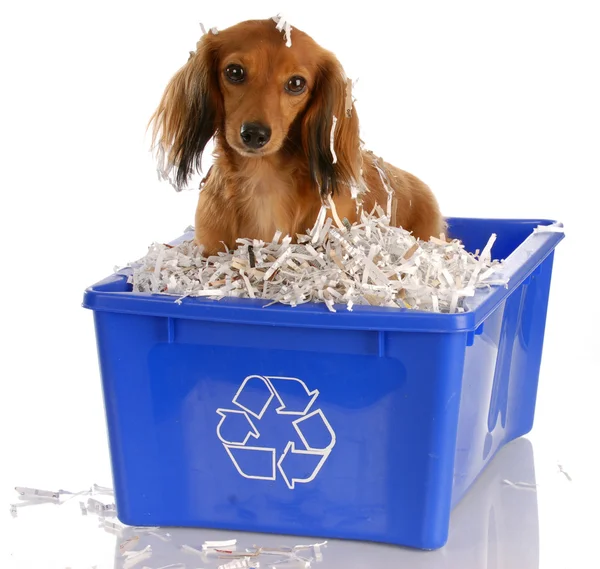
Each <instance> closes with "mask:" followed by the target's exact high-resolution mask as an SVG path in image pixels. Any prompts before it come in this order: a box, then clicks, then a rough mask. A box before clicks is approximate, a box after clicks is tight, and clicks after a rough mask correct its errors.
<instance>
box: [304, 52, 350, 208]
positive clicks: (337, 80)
mask: <svg viewBox="0 0 600 569" xmlns="http://www.w3.org/2000/svg"><path fill="white" fill-rule="evenodd" d="M334 116H335V119H336V124H335V129H334V131H333V135H332V127H333V121H334ZM332 136H333V149H334V152H335V156H334V154H333V153H332V152H331V142H332ZM302 145H303V148H304V152H305V153H306V155H307V157H308V162H309V166H310V175H311V178H312V179H313V181H314V183H315V184H316V185H317V187H318V188H319V190H320V192H321V195H322V196H323V197H326V196H327V195H329V194H330V193H332V194H333V193H335V192H336V190H337V189H338V187H339V185H340V184H345V185H353V184H357V183H358V181H359V179H360V168H361V164H362V160H361V151H360V138H359V124H358V116H357V114H356V110H355V109H354V108H353V105H352V95H351V82H350V80H349V79H348V78H347V77H346V76H345V73H344V70H343V69H342V66H341V65H340V63H339V62H338V60H337V59H336V58H335V56H333V54H331V53H326V55H325V56H324V58H323V61H322V63H321V65H320V66H319V71H318V74H317V77H316V80H315V85H314V88H313V93H312V95H311V100H310V101H309V104H308V108H307V109H306V111H305V113H304V117H303V120H302Z"/></svg>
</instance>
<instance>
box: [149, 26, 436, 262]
mask: <svg viewBox="0 0 600 569" xmlns="http://www.w3.org/2000/svg"><path fill="white" fill-rule="evenodd" d="M289 33H290V30H289V28H288V30H287V31H286V35H287V34H289ZM287 43H288V45H286V38H285V37H284V34H283V31H282V30H281V27H278V26H277V21H274V19H269V20H251V21H246V22H242V23H240V24H237V25H234V26H232V27H230V28H227V29H224V30H219V31H216V30H214V29H213V30H212V31H210V32H208V33H206V34H204V35H203V36H202V37H201V38H200V40H199V41H198V43H197V45H196V51H195V52H190V57H189V59H188V61H187V63H186V64H185V65H183V67H182V68H181V69H179V71H177V73H176V74H175V75H174V76H173V77H172V79H171V80H170V82H169V83H168V85H167V86H166V89H165V91H164V93H163V96H162V99H161V101H160V103H159V105H158V107H157V109H156V111H155V112H154V114H153V115H152V117H151V119H150V123H149V124H152V125H153V144H155V147H158V148H160V149H161V151H162V152H163V155H164V156H165V157H166V159H167V160H168V163H169V165H170V167H171V168H172V169H173V171H174V172H175V176H176V181H177V184H179V185H185V184H186V183H187V182H188V180H189V179H190V177H191V176H192V175H193V173H194V172H197V171H199V169H200V163H201V158H202V153H203V150H204V148H205V146H206V144H207V143H208V142H209V141H210V140H211V139H213V137H214V161H213V165H212V166H211V168H210V170H209V171H208V174H207V176H206V177H205V179H204V180H203V183H202V184H201V191H200V196H199V200H198V206H197V210H196V216H195V242H196V243H197V245H199V246H203V248H204V254H205V255H214V254H216V253H217V252H218V251H219V250H223V245H226V246H227V247H228V248H230V249H231V248H235V247H236V240H237V239H238V238H250V239H259V240H263V241H266V242H268V241H271V240H272V238H273V236H274V234H275V233H276V231H281V232H282V233H283V234H284V235H289V236H291V237H295V236H296V235H297V234H305V233H306V231H307V230H308V229H310V228H312V227H313V225H314V223H315V221H316V218H317V216H318V214H319V211H320V209H321V206H322V205H323V203H325V204H328V203H329V204H331V201H330V200H333V207H331V205H330V206H328V212H327V213H328V215H329V216H331V215H334V214H337V216H338V219H343V218H346V219H347V220H348V221H349V222H350V223H354V222H356V221H357V219H360V218H359V211H360V208H363V209H364V210H365V211H368V212H371V211H372V210H373V208H374V207H375V205H376V204H377V205H379V206H380V207H381V208H382V209H383V210H384V211H388V209H387V208H388V206H389V207H390V210H389V211H390V217H391V222H392V224H393V225H397V226H401V227H403V228H404V229H405V230H407V231H411V232H412V233H413V235H414V236H415V237H417V238H419V239H422V240H425V241H427V240H429V238H430V237H432V236H435V237H438V238H439V237H440V234H443V233H445V232H446V230H447V225H446V222H445V220H444V218H443V216H442V215H441V213H440V208H439V205H438V202H437V200H436V198H435V196H434V195H433V193H432V191H431V190H430V188H429V187H428V186H427V185H425V184H424V183H423V182H422V181H421V180H419V179H418V178H416V177H415V176H413V175H412V174H410V173H408V172H405V171H403V170H400V169H398V168H396V167H394V166H392V165H391V164H388V163H387V162H385V161H383V160H381V159H379V158H377V157H376V156H375V155H374V154H373V153H372V152H370V151H367V150H366V149H365V148H364V145H363V143H362V141H361V139H360V137H359V120H358V116H357V112H356V109H355V108H354V105H353V100H352V95H351V82H350V80H349V79H348V78H347V77H346V75H345V73H344V70H343V68H342V66H341V64H340V62H339V61H338V60H337V58H336V57H335V55H334V54H333V53H331V52H330V51H328V50H326V49H324V48H322V47H321V46H320V45H318V44H317V43H316V42H315V41H314V40H313V39H312V38H311V37H310V36H308V35H307V34H305V33H304V32H302V31H300V30H298V29H296V28H292V29H291V46H289V41H288V42H287ZM388 200H389V202H388ZM357 205H358V206H359V207H357Z"/></svg>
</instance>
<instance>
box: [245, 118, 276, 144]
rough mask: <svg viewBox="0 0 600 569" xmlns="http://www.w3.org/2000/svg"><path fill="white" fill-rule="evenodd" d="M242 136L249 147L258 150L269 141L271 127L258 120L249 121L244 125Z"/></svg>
mask: <svg viewBox="0 0 600 569" xmlns="http://www.w3.org/2000/svg"><path fill="white" fill-rule="evenodd" d="M240 136H241V137H242V141H243V142H244V144H245V145H246V146H247V147H248V148H252V149H254V150H256V149H258V148H262V147H263V146H264V145H265V144H267V142H269V139H270V138H271V129H270V128H269V127H268V126H265V125H264V124H260V123H258V122H247V123H244V124H243V125H242V129H241V131H240Z"/></svg>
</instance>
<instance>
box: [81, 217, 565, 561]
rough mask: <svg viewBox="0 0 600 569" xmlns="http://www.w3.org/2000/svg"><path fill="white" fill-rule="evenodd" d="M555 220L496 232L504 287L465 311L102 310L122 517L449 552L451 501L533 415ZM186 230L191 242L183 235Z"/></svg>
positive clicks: (105, 305) (134, 296)
mask: <svg viewBox="0 0 600 569" xmlns="http://www.w3.org/2000/svg"><path fill="white" fill-rule="evenodd" d="M550 223H552V222H551V221H545V220H497V219H465V218H455V219H451V220H450V226H451V230H452V233H453V236H455V237H458V238H460V239H462V240H463V242H464V243H465V246H466V247H467V249H468V250H471V251H474V250H475V249H477V248H479V249H481V248H482V247H483V246H484V245H485V243H486V242H487V239H488V238H489V235H490V234H491V233H492V232H495V233H497V235H498V239H497V241H496V244H495V246H494V249H493V254H494V255H493V256H494V257H495V258H505V259H506V265H505V270H504V274H506V275H507V276H509V277H510V281H509V284H508V286H507V287H496V288H492V289H491V290H489V291H485V290H484V291H480V293H478V294H477V296H476V297H475V298H474V299H470V300H471V302H470V305H469V308H470V310H469V311H468V312H466V313H464V314H434V313H424V312H418V311H411V310H400V309H390V308H372V307H360V306H357V307H355V308H354V310H353V312H348V311H346V310H345V307H340V310H339V311H338V312H337V313H335V314H332V313H330V312H329V311H328V310H327V309H326V307H325V306H324V305H321V304H309V305H302V306H299V307H296V308H291V307H288V306H280V305H273V306H270V307H266V308H263V305H264V304H265V302H264V301H260V300H249V299H223V300H221V301H214V300H208V299H185V300H184V301H183V303H182V304H180V305H179V304H176V303H175V302H174V298H173V297H165V296H160V295H149V294H139V293H133V292H131V286H130V285H128V284H127V276H126V273H125V272H124V273H122V274H114V275H112V276H110V277H108V278H107V279H105V280H103V281H101V282H99V283H98V284H96V285H94V286H92V287H91V288H89V289H88V290H87V291H86V292H85V298H84V306H85V307H86V308H89V309H91V310H93V311H94V320H95V327H96V338H97V344H98V352H99V360H100V368H101V375H102V382H103V389H104V398H105V407H106V416H107V424H108V433H109V439H110V449H111V458H112V468H113V477H114V485H115V492H116V503H117V509H118V512H119V516H118V517H119V519H120V520H121V521H122V522H123V523H125V524H129V525H137V526H184V527H188V526H189V527H207V528H218V529H227V530H240V531H255V532H272V533H278V534H281V533H285V534H293V535H311V536H315V537H324V538H345V539H358V540H368V541H379V542H386V543H392V544H398V545H404V546H409V547H415V548H420V549H436V548H439V547H441V546H443V545H444V543H445V542H446V540H447V537H448V525H449V516H450V511H451V509H452V507H453V506H454V505H455V504H456V503H457V502H458V501H459V500H460V499H461V497H462V496H463V495H464V493H465V492H466V491H467V489H468V488H469V487H470V485H471V484H472V483H473V481H474V480H475V479H476V478H477V476H478V475H479V474H480V473H481V471H482V470H483V469H484V467H485V466H486V464H487V463H488V462H489V461H490V460H491V459H492V457H493V456H494V454H495V453H496V452H497V451H498V450H499V449H500V448H501V447H502V446H503V445H505V444H506V443H507V442H508V441H510V440H512V439H515V438H517V437H519V436H521V435H523V434H525V433H527V432H528V431H529V430H530V429H531V427H532V423H533V417H534V408H535V401H536V392H537V385H538V376H539V370H540V360H541V356H542V344H543V338H544V328H545V321H546V310H547V306H548V295H549V289H550V278H551V273H552V262H553V254H554V249H555V247H556V245H557V244H558V243H559V241H560V240H561V239H562V238H563V234H559V233H533V229H534V227H536V226H537V225H538V224H542V225H545V224H550ZM187 237H189V235H188V236H187Z"/></svg>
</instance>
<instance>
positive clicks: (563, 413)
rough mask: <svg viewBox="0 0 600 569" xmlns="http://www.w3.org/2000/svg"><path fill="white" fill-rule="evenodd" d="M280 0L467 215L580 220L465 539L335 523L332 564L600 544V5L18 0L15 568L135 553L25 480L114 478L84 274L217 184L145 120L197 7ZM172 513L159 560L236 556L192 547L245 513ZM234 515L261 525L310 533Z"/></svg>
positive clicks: (3, 210) (8, 72)
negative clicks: (192, 185) (196, 552)
mask: <svg viewBox="0 0 600 569" xmlns="http://www.w3.org/2000/svg"><path fill="white" fill-rule="evenodd" d="M284 4H285V5H284ZM279 11H284V12H285V15H286V16H287V17H288V18H289V20H290V21H291V22H292V27H293V26H294V25H297V26H298V27H299V28H302V29H304V30H305V31H307V32H308V33H310V34H311V35H313V37H315V39H316V40H317V41H319V42H320V43H322V44H323V45H324V46H325V47H327V48H329V49H331V50H332V51H334V52H335V53H336V54H337V55H338V57H339V58H340V60H341V61H342V63H343V64H344V66H345V67H346V70H347V72H348V74H349V75H350V76H351V77H353V78H358V79H359V81H358V83H357V86H356V89H355V95H356V98H357V103H356V105H357V109H358V113H359V116H360V119H361V134H362V138H363V139H364V140H365V142H366V143H367V146H368V147H369V148H372V149H373V150H374V151H375V152H376V153H377V154H379V155H381V156H383V157H385V158H386V159H387V160H389V161H390V162H392V163H394V164H396V165H398V166H399V167H402V168H405V169H407V170H409V171H411V172H413V173H414V174H416V175H418V176H419V177H421V178H422V179H423V180H425V181H426V182H427V183H428V184H429V185H430V186H431V187H432V189H433V190H434V191H435V193H436V195H437V196H438V198H439V200H440V204H441V206H442V209H443V211H444V213H445V214H447V215H458V216H476V217H511V218H518V217H536V218H538V217H546V218H555V219H556V218H558V219H559V220H560V221H562V222H563V223H564V224H565V227H566V228H567V238H566V239H565V240H564V241H563V242H562V243H561V244H560V245H559V247H558V249H557V252H556V258H555V263H554V273H553V282H552V288H551V294H550V307H549V313H548V322H547V332H546V340H545V345H544V355H543V360H542V369H541V374H540V386H539V392H538V404H537V409H536V419H535V424H534V428H533V431H532V433H531V434H530V435H529V436H528V439H529V440H530V441H531V446H530V445H529V443H528V442H526V441H525V440H520V441H515V442H514V443H513V444H512V445H510V446H509V447H507V448H506V449H505V450H503V451H502V452H501V453H500V454H499V455H498V456H497V457H496V458H495V460H494V461H493V462H492V463H491V464H490V466H489V468H488V469H487V470H486V471H485V472H484V474H483V475H482V476H481V478H480V479H479V480H478V481H477V483H476V485H475V486H474V487H473V488H472V489H471V491H470V492H469V493H468V494H467V496H466V497H465V499H464V500H463V501H462V502H461V503H460V504H459V505H458V507H457V508H456V510H455V511H454V513H453V516H452V522H451V529H450V539H449V542H448V544H447V546H446V547H445V548H443V549H441V550H439V551H435V552H419V551H409V550H405V549H401V548H396V547H387V546H382V545H374V544H367V543H357V542H339V541H336V542H331V543H330V544H329V546H328V547H327V549H326V550H325V551H324V557H323V561H322V562H321V563H320V564H319V565H317V564H315V567H317V566H319V567H323V569H327V568H328V567H331V568H342V567H343V568H345V569H359V568H360V569H362V568H365V569H371V568H373V569H375V568H377V569H380V568H381V569H384V568H387V567H390V568H392V567H393V568H396V567H397V568H407V569H415V568H417V569H420V568H435V569H437V568H443V569H446V568H448V569H450V568H455V569H533V568H538V567H539V568H541V569H546V568H550V569H551V568H553V567H560V568H569V569H571V568H580V567H581V568H583V567H585V568H588V567H590V568H591V567H594V566H595V565H594V564H596V566H597V564H598V561H597V560H598V554H597V553H596V552H597V543H598V537H599V535H600V522H599V519H600V492H599V488H600V485H599V483H598V478H599V472H600V468H599V463H598V458H597V456H598V449H599V448H600V444H599V438H600V426H599V424H598V422H599V421H598V408H599V401H600V382H599V378H600V372H599V371H598V368H599V357H600V340H599V336H598V323H599V322H600V302H598V300H597V296H598V292H597V290H598V283H599V282H600V270H599V268H600V264H599V263H598V260H597V257H598V208H597V201H598V195H599V191H600V168H598V156H600V138H599V136H598V133H599V132H600V105H598V101H600V85H599V82H598V77H597V75H598V74H597V71H596V70H597V67H598V62H597V54H598V53H600V36H599V35H598V33H597V27H598V26H597V16H596V15H595V7H594V3H593V2H583V1H575V2H568V3H567V2H562V3H549V2H541V1H539V2H536V1H531V2H522V1H516V0H514V1H507V2H502V3H492V2H481V1H480V0H471V1H464V0H463V1H458V2H445V1H437V2H435V1H432V2H410V3H409V2H397V3H395V4H394V5H393V6H392V5H391V4H387V5H385V4H384V2H379V3H370V4H362V5H361V7H360V8H351V7H350V3H347V2H329V3H326V2H323V1H322V0H321V1H312V0H305V1H302V2H298V3H289V2H285V3H283V2H280V1H279V2H275V1H259V0H256V1H255V2H240V1H228V2H211V3H208V2H198V1H197V0H180V1H177V2H164V1H150V0H148V1H144V2H141V1H134V0H131V1H128V2H123V1H119V2H117V1H116V0H110V1H106V2H103V3H101V4H98V3H89V2H75V1H74V0H72V1H66V0H54V1H52V2H42V1H41V0H38V1H32V2H11V3H8V2H5V3H4V4H3V5H2V8H1V13H0V50H1V53H2V69H1V71H0V73H2V89H0V108H1V109H2V123H1V124H2V136H0V150H1V155H2V157H3V162H2V164H3V168H2V182H0V184H1V191H0V232H1V237H2V243H3V249H2V256H3V258H2V269H1V272H0V276H1V277H2V278H0V287H1V288H0V290H1V292H2V300H3V303H2V311H1V316H0V321H1V322H2V343H0V379H1V381H0V505H1V504H5V507H4V510H0V567H1V568H2V569H34V568H35V569H54V568H56V569H64V568H66V567H70V568H71V569H79V568H84V569H90V568H91V567H93V566H96V567H97V568H98V569H113V568H115V567H116V568H117V569H120V567H121V564H122V559H120V556H119V555H118V553H117V552H116V548H117V546H118V543H119V539H118V538H117V537H116V536H114V535H111V534H109V533H107V532H105V531H103V530H101V529H99V528H98V527H97V520H96V519H94V517H93V516H87V517H82V516H81V514H80V511H79V506H78V503H77V500H74V501H73V502H72V503H69V504H68V505H64V506H61V507H54V506H52V505H45V506H36V507H28V508H22V509H20V510H19V513H18V517H17V518H16V519H13V518H12V517H11V515H10V513H9V504H10V503H11V502H14V501H15V498H16V496H15V492H14V490H13V487H14V486H15V485H22V486H31V487H37V488H45V489H49V490H57V489H59V488H64V489H67V490H72V491H76V490H81V489H84V488H86V487H89V485H90V484H92V483H94V482H97V483H99V484H103V485H110V484H111V482H110V480H111V478H110V463H109V454H108V445H107V440H106V432H105V422H104V413H103V407H102V396H101V390H100V381H99V373H98V364H97V356H96V347H95V341H94V331H93V324H92V315H91V314H90V313H89V312H88V311H85V310H83V309H82V308H81V307H80V303H81V300H82V294H83V290H84V288H85V287H86V286H88V285H91V284H93V283H94V282H96V281H97V280H99V279H101V278H103V277H104V276H105V275H107V274H108V273H109V272H110V271H111V270H112V268H113V266H114V265H121V264H124V263H126V262H128V261H131V260H134V259H136V258H138V257H139V256H141V255H143V254H144V252H145V251H146V247H147V246H148V245H149V244H150V243H151V242H152V241H154V240H157V241H167V240H170V239H173V238H174V237H176V236H178V235H179V234H180V233H181V232H182V230H183V229H184V228H185V227H187V226H188V225H189V224H190V223H192V222H193V215H194V209H195V206H196V201H197V193H196V192H195V191H192V192H185V193H181V194H176V193H175V192H174V191H173V190H172V189H171V188H170V187H169V186H168V185H166V184H161V183H159V182H158V181H157V179H156V172H155V166H154V164H153V162H152V161H151V158H150V156H149V154H148V146H149V144H148V140H147V139H144V132H145V128H146V125H147V121H148V118H149V117H150V115H151V114H152V112H153V111H154V108H155V106H156V104H157V102H158V100H159V97H160V95H161V94H162V90H163V88H164V86H165V84H166V82H167V81H168V79H169V78H170V76H171V75H172V74H173V73H174V71H175V70H176V69H177V68H178V67H179V66H180V65H182V64H183V63H185V61H186V59H187V56H188V52H189V50H191V49H193V48H194V44H195V41H196V40H197V39H198V35H199V26H198V22H199V21H203V22H204V23H205V25H206V26H207V27H209V26H217V27H221V28H223V27H226V26H228V25H230V24H233V23H236V22H237V21H240V20H244V19H248V18H256V17H259V18H263V17H270V16H272V15H274V14H276V13H278V12H279ZM292 37H293V31H292ZM205 156H206V158H205V162H206V163H208V161H209V160H210V152H209V151H207V152H206V154H205ZM559 464H560V465H562V467H563V469H564V470H565V471H566V472H567V474H568V477H567V476H566V475H565V474H563V473H561V472H560V469H559V466H558V465H559ZM407 467H409V465H407ZM504 480H508V481H509V482H513V483H517V482H521V483H529V484H532V483H534V482H535V484H537V486H536V487H535V489H531V488H524V487H519V486H511V485H509V484H506V483H504V482H503V481H504ZM170 533H171V534H172V536H173V541H172V542H168V543H167V542H162V541H161V540H155V541H153V542H152V547H153V551H154V555H153V557H152V558H151V559H149V560H147V561H146V562H145V563H143V564H141V565H139V566H138V567H140V568H141V567H143V566H144V565H146V566H148V567H150V568H152V569H158V568H160V567H162V566H164V565H168V564H170V563H176V562H180V561H181V562H183V561H185V563H186V566H187V567H188V568H191V569H198V568H200V567H202V568H204V569H210V568H211V567H214V566H215V564H208V563H204V561H203V560H202V559H201V558H199V559H195V558H194V557H190V556H188V557H185V558H184V557H183V556H182V554H181V552H180V551H179V550H178V549H177V547H175V545H176V544H182V543H187V544H189V545H191V546H194V545H195V546H198V545H200V544H201V543H202V542H203V541H204V540H205V539H207V538H210V537H214V538H219V539H220V538H225V537H228V535H229V534H228V533H227V532H225V533H222V532H212V531H205V530H195V531H192V530H170ZM235 535H236V537H237V538H239V539H240V540H241V541H242V542H243V545H252V544H253V543H256V542H260V544H281V543H284V544H291V545H293V544H296V543H302V542H305V541H307V540H310V538H289V537H288V538H286V537H283V536H282V537H276V536H249V535H243V534H237V533H236V534H235ZM143 539H144V540H145V541H143V542H142V544H145V543H149V541H148V540H150V539H152V536H147V535H146V536H145V537H144V538H143Z"/></svg>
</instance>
